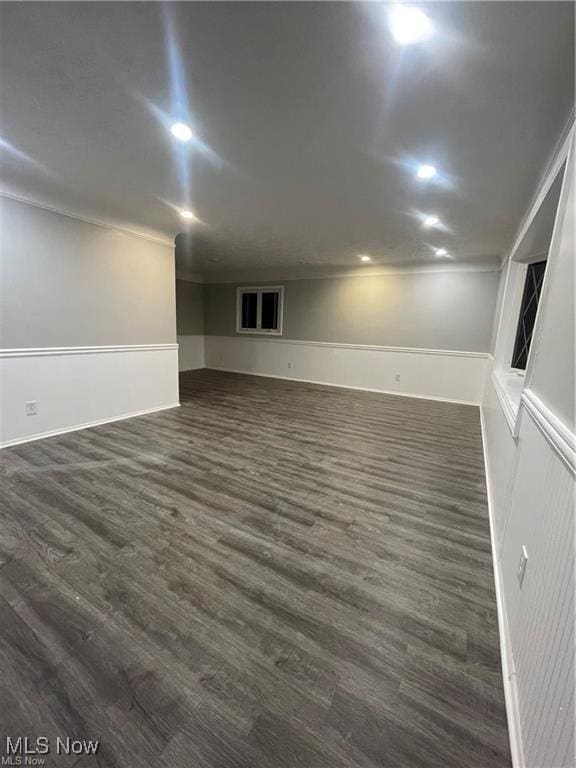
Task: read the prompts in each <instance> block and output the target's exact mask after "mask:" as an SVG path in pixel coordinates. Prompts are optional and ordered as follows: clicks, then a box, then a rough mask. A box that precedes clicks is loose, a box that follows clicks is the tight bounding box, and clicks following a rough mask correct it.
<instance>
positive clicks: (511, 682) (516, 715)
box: [480, 406, 525, 768]
mask: <svg viewBox="0 0 576 768" xmlns="http://www.w3.org/2000/svg"><path fill="white" fill-rule="evenodd" d="M480 426H481V430H482V450H483V454H484V473H485V475H486V495H487V498H488V518H489V522H490V544H491V549H492V564H493V567H494V588H495V591H496V607H497V611H498V634H499V637H500V661H501V664H502V681H503V685H504V700H505V703H506V718H507V721H508V737H509V739H510V753H511V757H512V766H513V768H524V765H525V763H524V752H523V748H522V726H521V721H520V707H519V704H518V688H517V684H516V670H515V667H514V657H513V655H512V645H511V638H510V628H509V625H508V614H507V612H506V598H505V596H504V588H503V584H502V572H501V569H500V558H499V555H498V546H497V542H496V528H495V521H494V502H493V496H492V487H491V484H490V466H489V462H488V453H487V443H486V430H485V425H484V413H483V409H482V406H480Z"/></svg>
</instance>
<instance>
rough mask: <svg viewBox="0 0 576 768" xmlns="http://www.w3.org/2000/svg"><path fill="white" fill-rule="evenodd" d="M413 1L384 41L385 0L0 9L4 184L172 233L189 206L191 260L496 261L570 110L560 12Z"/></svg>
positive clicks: (184, 241) (566, 21) (194, 264)
mask: <svg viewBox="0 0 576 768" xmlns="http://www.w3.org/2000/svg"><path fill="white" fill-rule="evenodd" d="M420 7H421V8H423V9H424V10H425V11H426V12H427V13H428V15H429V16H430V18H431V19H432V21H433V23H434V26H435V34H434V35H433V37H432V38H431V39H430V40H428V41H426V42H425V43H421V44H417V45H413V46H406V47H399V46H398V45H396V44H395V43H394V41H393V39H392V38H391V36H390V33H389V30H388V26H387V22H386V19H387V6H386V5H381V4H379V3H324V2H318V3H291V2H288V3H282V2H275V3H262V2H260V3H241V2H233V3H226V2H220V3H202V2H195V3H174V4H170V5H169V6H162V5H160V4H156V3H91V2H84V3H49V2H48V3H24V2H23V3H3V4H2V6H1V9H0V43H1V54H0V57H1V58H0V72H1V78H0V99H1V102H0V103H1V106H2V113H1V117H0V135H1V138H2V144H0V172H1V178H2V188H3V189H4V190H5V191H9V192H11V193H13V194H17V195H20V196H22V197H24V198H26V199H32V200H35V201H38V202H42V203H45V204H48V205H50V206H53V207H55V208H57V209H62V210H67V211H71V212H74V213H76V214H78V215H81V216H84V217H87V218H93V219H97V220H100V221H108V222H114V223H116V224H120V225H124V226H128V227H130V228H132V229H135V230H138V231H142V232H148V233H155V234H157V235H160V236H164V237H169V238H173V237H174V236H175V235H176V234H177V233H178V232H181V231H182V230H183V228H184V227H183V222H182V220H181V219H180V217H179V215H178V212H177V209H179V208H182V207H187V208H188V207H189V208H192V209H193V210H194V211H195V212H196V214H197V215H198V216H199V218H200V219H201V220H202V222H203V223H202V224H196V225H194V226H193V227H192V228H191V230H190V235H189V237H187V238H180V239H179V248H178V256H177V258H178V266H179V268H180V269H181V270H185V271H196V272H198V271H200V272H209V271H215V270H216V271H219V270H223V269H249V268H255V267H258V268H274V267H278V266H282V267H287V266H291V265H297V266H298V268H300V269H301V268H302V266H303V265H308V264H310V265H314V266H315V268H318V267H319V266H340V267H344V266H350V265H354V266H356V265H357V263H358V262H357V254H359V253H369V254H371V255H372V257H373V261H374V262H375V263H376V264H382V265H413V264H420V265H422V264H431V263H434V262H436V263H437V262H438V259H437V257H435V255H434V252H433V249H432V247H433V246H445V247H446V248H448V249H449V251H450V252H451V253H452V254H453V256H454V263H466V264H473V263H474V264H476V263H482V264H484V265H488V264H491V263H494V262H495V261H496V260H497V259H498V258H500V257H501V256H502V255H503V253H504V252H505V251H506V249H507V248H508V247H509V246H510V244H511V241H512V238H513V235H514V233H515V231H516V229H517V227H518V224H519V221H520V218H521V216H522V214H523V212H524V211H525V209H526V207H527V205H528V203H529V201H530V198H531V196H532V193H533V192H534V187H535V184H536V183H537V180H538V178H539V176H540V173H541V172H542V169H543V166H544V164H545V162H546V160H547V158H548V156H549V154H550V152H551V150H552V148H553V146H554V143H555V141H556V140H557V139H558V137H559V134H560V132H561V130H562V128H563V127H564V125H565V122H566V120H567V119H568V117H569V114H570V111H571V109H572V108H573V94H574V6H573V4H572V3H568V2H566V3H560V2H543V3H539V2H525V3H523V2H510V3H508V2H484V3H475V2H466V3H465V2H458V3H428V4H425V3H423V4H421V5H420ZM170 51H172V56H170V55H169V53H170ZM182 117H184V118H185V119H186V120H187V121H188V122H190V123H191V124H192V126H193V128H194V130H195V132H196V135H197V136H198V137H199V139H200V141H198V142H193V143H192V144H191V145H182V144H178V142H176V141H175V140H174V139H173V138H172V137H171V136H170V133H169V131H168V127H169V125H170V123H171V122H172V121H173V120H174V119H178V118H182ZM426 161H429V162H433V163H434V164H435V165H436V166H437V167H438V169H439V171H440V174H439V177H440V179H439V182H438V183H422V182H420V181H417V180H416V179H415V178H414V170H415V167H416V166H417V164H418V163H419V162H426ZM421 213H436V214H437V215H438V216H440V217H441V219H442V220H443V221H444V222H445V224H446V230H444V231H443V230H435V231H428V230H423V229H422V228H421V226H420V221H419V219H418V215H419V214H421Z"/></svg>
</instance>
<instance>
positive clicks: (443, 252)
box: [436, 248, 448, 256]
mask: <svg viewBox="0 0 576 768" xmlns="http://www.w3.org/2000/svg"><path fill="white" fill-rule="evenodd" d="M436 256H448V251H447V250H446V248H436Z"/></svg>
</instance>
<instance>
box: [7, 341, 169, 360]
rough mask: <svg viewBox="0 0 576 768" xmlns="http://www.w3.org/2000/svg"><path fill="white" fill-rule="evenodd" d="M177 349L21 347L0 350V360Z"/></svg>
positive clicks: (160, 346)
mask: <svg viewBox="0 0 576 768" xmlns="http://www.w3.org/2000/svg"><path fill="white" fill-rule="evenodd" d="M170 349H178V344H116V345H111V346H95V347H22V348H19V349H0V359H3V358H9V357H41V356H44V355H47V356H54V355H89V354H100V353H103V352H106V353H110V352H116V353H118V352H157V351H162V350H170Z"/></svg>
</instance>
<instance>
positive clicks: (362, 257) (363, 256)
mask: <svg viewBox="0 0 576 768" xmlns="http://www.w3.org/2000/svg"><path fill="white" fill-rule="evenodd" d="M360 261H372V259H371V258H370V256H368V254H367V253H363V254H361V255H360Z"/></svg>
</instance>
